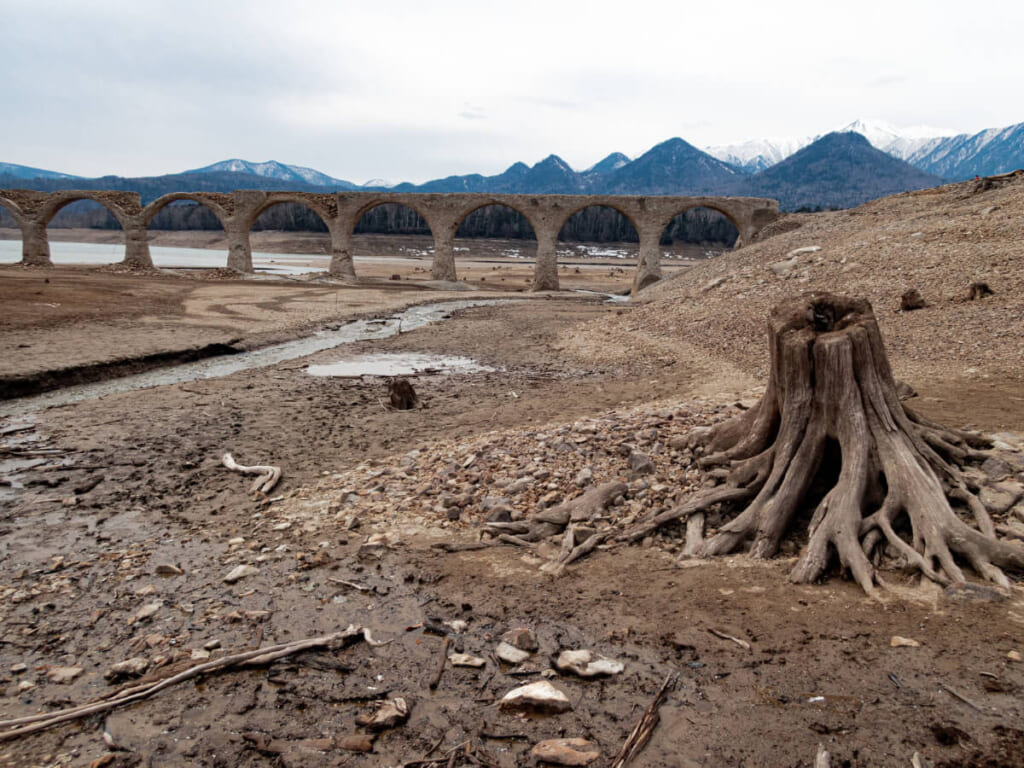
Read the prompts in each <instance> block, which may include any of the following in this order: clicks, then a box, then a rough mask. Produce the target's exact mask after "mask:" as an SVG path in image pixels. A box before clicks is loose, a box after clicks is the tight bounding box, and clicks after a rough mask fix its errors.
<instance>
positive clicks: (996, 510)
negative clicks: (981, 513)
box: [978, 480, 1024, 515]
mask: <svg viewBox="0 0 1024 768" xmlns="http://www.w3.org/2000/svg"><path fill="white" fill-rule="evenodd" d="M1022 496H1024V485H1021V484H1020V483H1019V482H1017V481H1016V480H1005V481H1003V482H1001V483H993V484H992V485H986V486H985V487H984V488H982V489H981V493H980V494H979V495H978V497H979V498H980V499H981V503H982V504H984V505H985V508H986V509H987V510H988V511H989V512H991V513H992V514H994V515H1001V514H1003V513H1004V512H1007V511H1008V510H1009V509H1010V508H1011V507H1012V506H1013V505H1014V504H1016V503H1017V502H1018V501H1019V500H1020V498H1021V497H1022Z"/></svg>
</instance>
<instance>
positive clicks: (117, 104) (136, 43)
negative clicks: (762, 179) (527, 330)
mask: <svg viewBox="0 0 1024 768" xmlns="http://www.w3.org/2000/svg"><path fill="white" fill-rule="evenodd" d="M1021 29H1024V3H1020V2H1019V0H1012V1H1004V0H996V1H995V2H993V1H991V0H990V2H988V3H985V4H984V6H971V5H969V4H964V3H962V2H957V3H953V2H947V1H946V0H931V1H930V2H924V1H919V0H885V1H884V2H879V1H877V0H857V2H842V3H828V2H822V0H813V1H810V2H802V1H801V2H796V1H788V0H776V2H764V0H758V1H757V2H747V1H746V0H731V2H728V3H722V2H715V1H714V0H708V1H707V2H705V3H694V2H681V1H680V0H674V1H673V2H661V1H656V0H629V1H628V2H606V1H605V0H587V1H586V2H577V1H576V0H568V1H566V0H542V1H535V0H513V1H512V2H503V3H496V2H488V1H487V0H467V1H466V2H463V1H462V0H409V1H407V0H390V1H388V0H383V1H374V0H369V1H364V2H360V3H354V2H348V1H347V0H289V1H288V2H282V1H281V0H277V1H276V2H266V1H265V0H201V1H200V2H194V1H193V0H173V1H170V2H165V1H164V0H0V46H2V47H0V51H2V55H0V107H2V111H0V115H2V117H0V161H5V162H12V163H18V164H22V165H30V166H35V167H40V168H46V169H52V170H59V171H64V172H68V173H75V174H79V175H84V176H98V175H103V174H118V175H123V176H140V175H153V174H162V173H173V172H177V171H181V170H185V169H188V168H196V167H199V166H203V165H207V164H209V163H213V162H216V161H218V160H224V159H227V158H232V157H241V158H245V159H248V160H256V161H262V160H270V159H274V160H279V161H282V162H285V163H289V164H294V165H305V166H311V167H314V168H317V169H318V170H321V171H323V172H325V173H328V174H330V175H332V176H335V177H339V178H344V179H349V180H351V181H355V182H364V181H366V180H368V179H371V178H384V179H388V180H392V181H399V180H409V181H425V180H427V179H430V178H436V177H440V176H446V175H449V174H455V173H469V172H481V173H485V174H491V173H498V172H500V171H502V170H504V169H505V168H506V167H507V166H509V165H511V164H512V163H513V162H515V161H517V160H522V161H525V162H527V163H531V164H532V163H534V162H537V161H538V160H540V159H542V158H543V157H545V156H546V155H548V154H550V153H555V154H558V155H560V156H561V157H563V158H564V159H565V160H566V161H568V162H569V164H570V165H572V166H573V167H575V168H580V169H582V168H585V167H588V166H590V165H592V164H593V163H595V162H597V161H598V160H600V159H601V158H602V157H604V156H605V155H607V154H608V153H609V152H612V151H621V152H625V153H626V154H628V155H630V156H631V157H632V156H636V155H638V154H640V153H642V152H644V151H645V150H647V149H649V148H650V147H651V146H652V145H654V144H656V143H658V142H660V141H663V140H665V139H668V138H670V137H673V136H680V137H682V138H684V139H686V140H687V141H690V142H691V143H693V144H696V145H697V146H706V145H709V144H725V143H733V142H740V141H744V140H747V139H752V138H757V137H764V136H769V137H776V136H779V137H784V136H804V135H815V134H819V133H824V132H827V131H829V130H831V129H834V128H838V127H840V126H842V125H845V124H847V123H849V122H851V121H853V120H854V119H856V118H858V117H866V118H878V119H882V120H885V121H888V122H890V123H893V124H895V125H897V126H914V125H922V124H923V125H929V126H936V127H938V128H942V129H947V130H950V131H954V132H970V133H973V132H975V131H978V130H981V129H983V128H987V127H994V126H1004V125H1010V124H1013V123H1018V122H1021V121H1024V103H1022V102H1021V100H1020V98H1019V94H1020V93H1021V88H1022V85H1021V84H1022V82H1024V45H1021V44H1020V42H1019V40H1018V39H1017V38H1018V37H1019V35H1018V34H1017V33H1018V32H1019V31H1020V30H1021Z"/></svg>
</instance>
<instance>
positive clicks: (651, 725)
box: [612, 672, 677, 768]
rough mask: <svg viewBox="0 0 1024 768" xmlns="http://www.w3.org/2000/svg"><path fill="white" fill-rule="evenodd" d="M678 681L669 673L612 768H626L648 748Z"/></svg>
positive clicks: (675, 676) (673, 674)
mask: <svg viewBox="0 0 1024 768" xmlns="http://www.w3.org/2000/svg"><path fill="white" fill-rule="evenodd" d="M676 679H677V675H676V673H675V672H671V673H669V676H668V677H666V678H665V682H663V683H662V684H661V688H659V689H658V693H657V694H655V696H654V700H653V701H652V702H651V703H650V704H649V705H648V707H647V709H646V710H645V711H644V714H643V716H641V718H640V720H639V722H637V724H636V725H635V726H633V730H632V731H630V734H629V736H628V737H627V738H626V741H625V742H624V743H623V745H622V749H620V750H619V754H617V755H616V756H615V760H613V761H612V768H625V766H626V765H627V764H628V763H629V762H630V761H631V760H632V759H633V758H634V757H636V756H637V755H639V754H640V752H641V751H642V750H643V748H644V747H646V746H647V742H648V741H650V739H651V734H652V733H654V729H655V728H657V727H658V723H659V721H660V720H661V715H659V714H658V710H659V709H661V705H662V704H664V703H665V698H666V697H667V696H668V693H669V691H671V690H672V689H673V688H674V687H675V684H676Z"/></svg>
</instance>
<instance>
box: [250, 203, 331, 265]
mask: <svg viewBox="0 0 1024 768" xmlns="http://www.w3.org/2000/svg"><path fill="white" fill-rule="evenodd" d="M250 232H251V234H250V236H249V243H250V246H251V248H252V265H253V269H255V270H256V271H257V272H272V273H275V274H298V273H302V272H325V271H327V270H328V269H329V268H330V253H331V236H330V233H329V232H328V229H327V223H326V222H325V221H324V219H323V217H322V216H321V215H320V214H319V213H317V212H316V211H315V210H314V209H313V208H310V207H309V206H308V205H305V204H304V203H300V202H295V201H287V200H282V201H279V202H272V203H270V204H269V205H267V206H266V207H265V208H263V209H262V211H260V214H259V215H258V216H257V217H256V220H255V221H253V223H252V226H251V227H250Z"/></svg>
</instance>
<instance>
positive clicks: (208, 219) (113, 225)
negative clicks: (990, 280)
mask: <svg viewBox="0 0 1024 768" xmlns="http://www.w3.org/2000/svg"><path fill="white" fill-rule="evenodd" d="M0 226H3V227H14V226H16V225H15V223H14V219H13V218H12V217H11V215H10V214H9V213H8V212H7V211H6V210H4V209H3V208H0ZM50 226H51V227H58V228H72V227H81V228H87V229H119V228H120V225H119V224H118V223H117V219H115V218H114V217H113V216H112V215H111V214H110V212H109V211H107V209H106V208H104V207H103V206H101V205H99V204H98V203H93V202H91V201H88V200H82V201H79V202H76V203H72V204H71V205H69V206H67V207H66V208H64V209H62V210H61V211H60V212H59V213H58V214H57V216H55V217H54V219H53V221H52V222H51V223H50ZM220 228H221V225H220V222H219V221H218V220H217V217H216V216H214V215H213V213H212V212H211V211H210V210H209V209H207V208H206V207H205V206H202V205H198V204H196V203H192V202H188V201H181V202H178V203H172V204H171V205H169V206H167V207H166V208H164V209H163V210H162V211H160V213H158V214H157V215H156V217H154V219H153V222H152V224H150V229H156V230H218V229H220ZM261 230H275V231H285V232H326V231H327V227H326V226H325V225H324V223H323V221H322V220H321V219H320V217H319V216H317V215H316V214H315V213H314V212H313V211H312V210H310V209H309V208H307V207H306V206H304V205H299V204H295V203H281V204H279V205H275V206H273V207H271V208H268V209H267V210H266V211H264V212H263V213H262V214H261V215H260V217H259V218H258V219H257V220H256V223H255V224H254V225H253V231H261ZM355 231H356V233H357V234H395V235H429V234H430V228H429V227H428V226H427V223H426V222H425V221H424V220H423V218H422V217H421V216H420V215H419V214H418V213H416V212H415V211H413V210H412V209H411V208H408V207H406V206H404V205H397V204H386V205H379V206H377V207H376V208H373V209H372V210H370V211H368V212H367V213H366V215H365V216H363V218H362V219H360V220H359V223H358V224H357V225H356V229H355ZM456 237H466V238H472V237H491V238H505V239H509V240H533V239H534V234H533V228H532V227H531V226H530V224H529V222H528V221H527V220H526V218H525V217H524V216H522V215H521V214H519V213H518V212H516V211H514V210H512V209H511V208H507V207H505V206H503V205H490V206H486V207H484V208H480V209H478V210H476V211H474V212H473V213H471V214H470V215H469V216H467V217H466V219H465V220H464V221H463V222H462V224H461V225H460V226H459V229H458V232H457V233H456ZM736 237H737V232H736V228H735V227H734V226H733V225H732V223H731V222H730V221H729V220H728V219H727V218H725V216H723V215H722V214H720V213H719V212H718V211H714V210H710V209H708V208H694V209H691V210H689V211H686V213H682V214H680V215H679V216H676V218H675V219H673V220H672V223H671V224H670V225H669V226H668V228H666V230H665V232H664V234H663V235H662V238H661V242H662V244H663V245H669V244H671V243H673V242H684V243H706V244H724V245H726V246H728V247H731V246H732V245H733V244H734V243H735V242H736ZM559 239H561V240H566V241H573V242H591V243H594V242H596V243H608V242H625V243H635V242H637V233H636V230H635V229H634V228H633V225H632V224H631V223H630V222H629V219H627V218H626V217H625V216H623V215H622V214H621V213H619V212H618V211H616V210H615V209H613V208H607V207H604V206H591V207H590V208H585V209H584V210H582V211H580V212H579V213H577V214H575V215H574V216H572V217H571V218H570V219H569V221H567V222H566V223H565V226H563V227H562V231H561V232H560V233H559Z"/></svg>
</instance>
